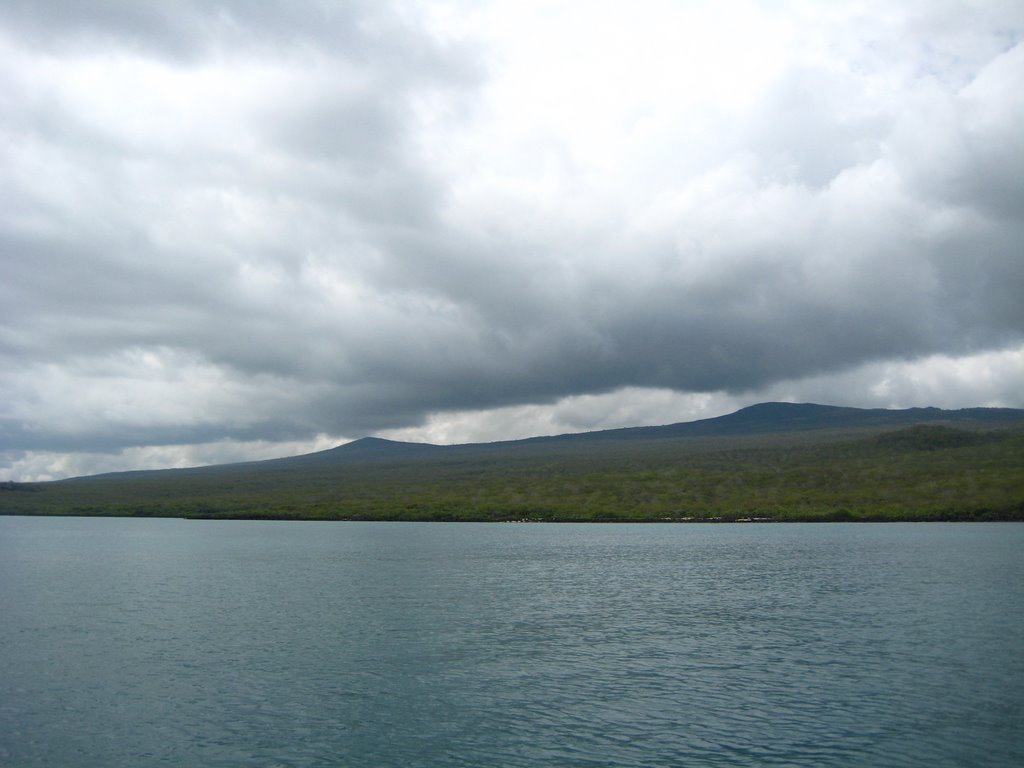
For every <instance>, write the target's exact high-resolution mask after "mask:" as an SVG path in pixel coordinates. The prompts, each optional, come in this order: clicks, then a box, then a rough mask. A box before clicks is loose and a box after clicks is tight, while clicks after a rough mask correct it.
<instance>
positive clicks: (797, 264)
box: [0, 0, 1024, 480]
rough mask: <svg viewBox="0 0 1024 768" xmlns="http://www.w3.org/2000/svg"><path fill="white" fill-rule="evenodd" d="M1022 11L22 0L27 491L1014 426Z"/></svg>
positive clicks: (18, 266) (0, 29)
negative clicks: (827, 411) (745, 420)
mask: <svg viewBox="0 0 1024 768" xmlns="http://www.w3.org/2000/svg"><path fill="white" fill-rule="evenodd" d="M1022 36H1024V3H1021V2H1019V0H1006V1H1005V2H1001V1H998V0H995V1H993V2H983V1H979V2H952V1H946V0H921V1H920V2H914V1H913V0H908V1H906V2H898V3H892V2H888V1H887V0H881V1H879V2H871V1H870V0H869V1H868V2H856V3H852V2H851V3H842V2H834V3H833V2H829V3H821V2H785V1H784V0H764V1H763V2H756V1H754V2H731V1H730V0H725V1H724V2H721V1H717V0H716V2H710V1H709V2H697V1H696V0H693V1H690V0H671V1H670V0H666V1H665V2H659V1H658V0H635V1H634V2H630V3H625V2H621V1H620V0H609V1H607V2H601V1H600V0H581V1H579V2H574V1H566V2H550V1H549V0H543V1H540V0H537V1H536V2H531V1H530V0H507V1H505V0H495V1H494V2H487V1H486V0H485V1H483V2H477V1H476V0H472V1H470V0H467V1H466V2H459V1H458V0H452V2H405V1H402V2H391V3H388V2H379V1H378V0H367V1H366V2H362V1H352V2H342V1H341V0H338V1H337V2H333V1H332V0H320V1H316V0H308V1H305V2H304V1H302V0H221V1H220V2H218V1H216V0H166V1H164V0H148V1H147V2H144V3H141V2H137V1H136V0H94V1H93V2H80V0H63V1H60V0H5V2H3V3H0V154H2V157H0V258H2V262H0V266H2V276H0V479H18V480H33V479H49V478H56V477H63V476H68V475H78V474H88V473H93V472H99V471H108V470H116V469H135V468H150V467H167V466H184V465H192V464H203V463H213V462H221V461H232V460H242V459H249V458H264V457H271V456H280V455H288V454H294V453H302V452H306V451H309V450H314V449H318V448H325V447H329V446H333V445H336V444H338V443H342V442H345V441H348V440H351V439H355V438H358V437H360V436H363V435H367V434H376V435H382V436H385V437H392V438H398V439H408V440H426V441H430V442H467V441H482V440H493V439H501V438H513V437H522V436H527V435H533V434H550V433H556V432H569V431H581V430H588V429H594V428H605V427H615V426H624V425H635V424H663V423H672V422H678V421H688V420H691V419H695V418H702V417H707V416H715V415H719V414H721V413H725V412H729V411H731V410H735V409H736V408H739V407H742V406H744V405H748V404H751V403H754V402H759V401H764V400H791V401H812V402H822V403H831V404H838V405H853V406H871V407H877V406H881V407H909V406H925V405H936V406H941V407H966V406H975V405H1003V406H1012V407H1024V130H1022V128H1021V126H1024V87H1022V86H1024V43H1022Z"/></svg>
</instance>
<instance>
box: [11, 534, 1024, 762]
mask: <svg viewBox="0 0 1024 768" xmlns="http://www.w3.org/2000/svg"><path fill="white" fill-rule="evenodd" d="M0 649H2V653H0V765H4V766H36V765H38V766H93V765H95V766H146V765H210V766H213V765H216V766H243V765H244V766H335V765H337V766H741V765H767V766H861V765H863V766H1000V767H1003V766H1011V765H1024V653H1022V652H1024V525H1020V524H949V525H946V524H916V525H914V524H878V525H863V524H862V525H856V524H853V525H840V524H828V525H544V524H521V525H513V524H479V525H478V524H438V523H433V524H431V523H427V524H416V523H354V522H351V523H290V522H216V521H184V520H141V519H140V520H125V519H69V518H17V517H9V518H0Z"/></svg>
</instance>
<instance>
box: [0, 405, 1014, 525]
mask: <svg viewBox="0 0 1024 768" xmlns="http://www.w3.org/2000/svg"><path fill="white" fill-rule="evenodd" d="M0 514H76V515H83V514H84V515H145V516H152V515H156V516H184V517H242V518H286V519H298V518H301V519H402V520H509V519H533V520H665V519H669V520H681V519H699V520H711V519H726V520H729V519H743V518H767V519H773V520H827V519H840V520H841V519H915V520H921V519H932V520H936V519H1021V518H1024V411H1019V410H1012V409H985V408H976V409H964V410H959V411H943V410H939V409H935V408H922V409H909V410H900V411H891V410H880V409H873V410H866V409H856V408H839V407H834V406H822V405H814V404H790V403H764V404H761V405H756V406H751V407H750V408H744V409H742V410H740V411H737V412H736V413H733V414H729V415H726V416H721V417H718V418H714V419H704V420H700V421H694V422H687V423H680V424H672V425H667V426H662V427H636V428H627V429H615V430H605V431H600V432H587V433H580V434H570V435H557V436H550V437H537V438H529V439H526V440H516V441H507V442H496V443H484V444H469V445H454V446H437V445H429V444H422V443H403V442H396V441H390V440H382V439H379V438H364V439H362V440H357V441H355V442H353V443H348V444H346V445H342V446H338V447H337V448H332V449H329V450H326V451H320V452H317V453H313V454H307V455H304V456H294V457H289V458H284V459H274V460H270V461H262V462H249V463H244V464H233V465H223V466H213V467H201V468H195V469H183V470H157V471H145V472H128V473H117V474H109V475H97V476H92V477H86V478H76V479H72V480H64V481H59V482H54V483H39V484H33V485H28V486H26V485H19V484H11V483H5V484H2V485H0Z"/></svg>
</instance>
